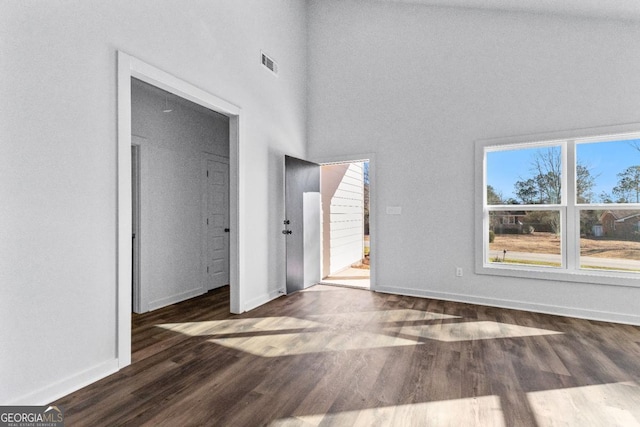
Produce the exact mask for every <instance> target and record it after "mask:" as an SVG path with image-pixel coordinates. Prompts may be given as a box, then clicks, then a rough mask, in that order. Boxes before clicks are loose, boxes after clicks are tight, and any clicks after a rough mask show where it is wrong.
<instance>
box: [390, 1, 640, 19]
mask: <svg viewBox="0 0 640 427" xmlns="http://www.w3.org/2000/svg"><path fill="white" fill-rule="evenodd" d="M383 1H387V2H396V3H417V4H425V5H430V6H444V7H460V8H470V9H492V10H507V11H519V12H533V13H547V14H554V15H573V16H585V17H592V18H607V19H610V18H613V19H626V20H638V21H640V0H383Z"/></svg>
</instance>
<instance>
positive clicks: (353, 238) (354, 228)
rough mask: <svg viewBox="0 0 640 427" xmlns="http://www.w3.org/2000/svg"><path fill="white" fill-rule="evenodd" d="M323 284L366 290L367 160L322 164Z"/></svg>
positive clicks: (368, 196)
mask: <svg viewBox="0 0 640 427" xmlns="http://www.w3.org/2000/svg"><path fill="white" fill-rule="evenodd" d="M320 176H321V179H320V180H321V193H322V283H326V284H334V285H342V286H353V287H358V288H365V289H369V288H370V286H371V281H370V256H371V246H370V242H371V236H370V230H371V227H370V221H369V204H370V179H369V161H368V160H359V161H350V162H343V163H340V162H338V163H329V164H324V165H322V166H321V169H320Z"/></svg>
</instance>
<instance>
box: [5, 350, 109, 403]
mask: <svg viewBox="0 0 640 427" xmlns="http://www.w3.org/2000/svg"><path fill="white" fill-rule="evenodd" d="M115 372H118V360H117V359H113V360H108V361H106V362H104V363H101V364H100V365H97V366H94V367H93V368H89V369H87V370H84V371H82V372H78V373H76V374H74V375H71V376H70V377H68V378H65V379H63V380H61V381H58V382H56V383H54V384H51V385H47V386H45V387H42V388H41V389H39V390H35V391H33V392H31V393H28V394H26V395H24V396H20V397H18V398H16V399H14V400H12V401H9V402H6V403H5V404H6V405H21V406H31V405H48V404H49V403H51V402H53V401H55V400H57V399H60V398H61V397H64V396H66V395H67V394H69V393H73V392H74V391H77V390H79V389H81V388H82V387H85V386H88V385H89V384H91V383H94V382H96V381H98V380H101V379H102V378H104V377H107V376H109V375H111V374H113V373H115Z"/></svg>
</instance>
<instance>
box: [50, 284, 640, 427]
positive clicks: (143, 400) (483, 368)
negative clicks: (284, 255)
mask: <svg viewBox="0 0 640 427" xmlns="http://www.w3.org/2000/svg"><path fill="white" fill-rule="evenodd" d="M228 307H229V292H228V288H222V289H219V290H215V291H212V292H210V293H208V294H206V295H203V296H201V297H197V298H194V299H192V300H189V301H186V302H184V303H180V304H176V305H173V306H170V307H166V308H164V309H160V310H156V311H154V312H151V313H146V314H143V315H134V316H133V331H132V333H133V342H132V348H133V354H132V357H133V363H132V365H131V366H129V367H127V368H125V369H123V370H121V371H120V372H118V373H116V374H114V375H111V376H109V377H108V378H105V379H103V380H101V381H99V382H97V383H95V384H92V385H90V386H88V387H86V388H84V389H82V390H79V391H77V392H75V393H73V394H70V395H68V396H66V397H64V398H62V399H60V400H58V401H57V402H54V404H56V405H61V406H62V407H63V408H64V410H65V418H66V425H67V426H119V425H130V426H138V425H149V426H191V425H193V426H276V427H281V426H318V425H321V426H325V425H326V426H351V425H356V426H518V427H520V426H524V427H527V426H540V427H542V426H581V427H582V426H607V427H608V426H625V427H629V426H640V327H634V326H626V325H619V324H611V323H604V322H594V321H587V320H579V319H573V318H566V317H558V316H550V315H543V314H535V313H528V312H522V311H515V310H506V309H497V308H491V307H483V306H476V305H469V304H462V303H454V302H445V301H438V300H431V299H424V298H413V297H406V296H397V295H386V294H379V293H374V292H369V291H366V290H360V289H351V288H343V287H332V286H323V285H318V286H315V287H312V288H310V289H308V290H306V291H303V292H298V293H296V294H294V295H290V296H287V297H281V298H279V299H277V300H275V301H272V302H270V303H268V304H266V305H264V306H262V307H260V308H258V309H256V310H253V311H251V312H249V313H244V314H242V315H230V314H228Z"/></svg>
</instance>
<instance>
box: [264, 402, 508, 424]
mask: <svg viewBox="0 0 640 427" xmlns="http://www.w3.org/2000/svg"><path fill="white" fill-rule="evenodd" d="M320 424H326V425H336V426H362V427H370V426H391V427H393V426H398V427H405V426H429V427H440V426H443V427H444V426H450V427H453V426H465V427H466V426H492V427H503V426H505V422H504V417H503V414H502V407H501V406H500V398H499V397H498V396H482V397H473V398H466V399H455V400H445V401H440V402H426V403H414V404H410V405H397V406H385V407H382V408H369V409H362V410H359V411H345V412H338V413H333V414H332V413H329V414H320V415H302V416H298V417H291V418H284V419H280V420H276V421H274V422H272V423H271V424H269V426H270V427H306V426H319V425H320Z"/></svg>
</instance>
